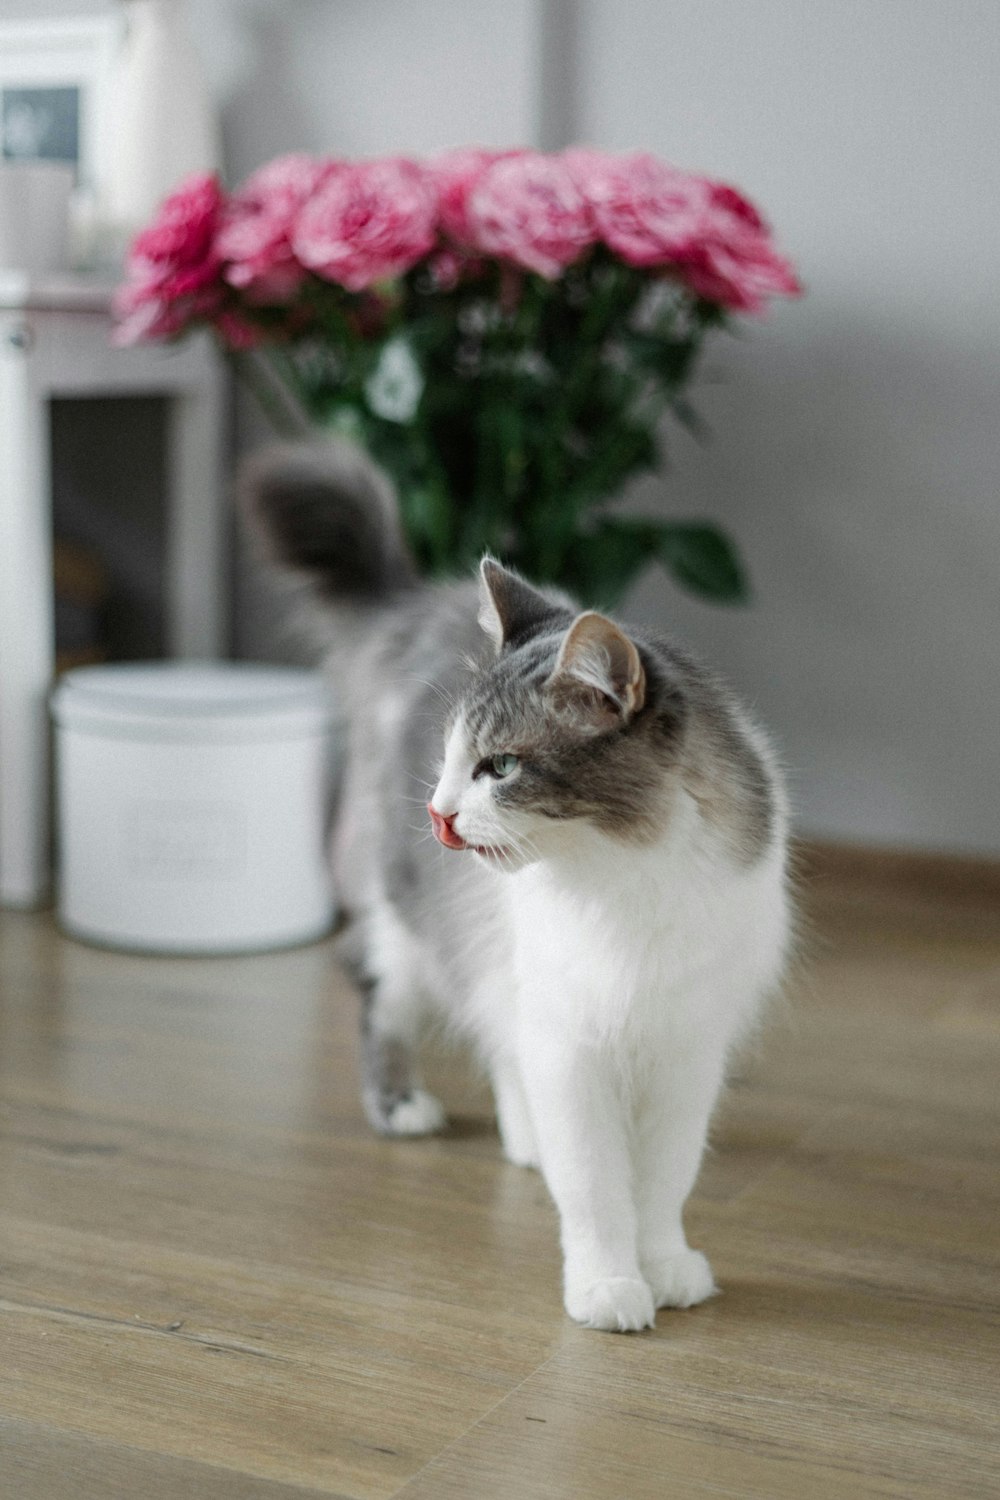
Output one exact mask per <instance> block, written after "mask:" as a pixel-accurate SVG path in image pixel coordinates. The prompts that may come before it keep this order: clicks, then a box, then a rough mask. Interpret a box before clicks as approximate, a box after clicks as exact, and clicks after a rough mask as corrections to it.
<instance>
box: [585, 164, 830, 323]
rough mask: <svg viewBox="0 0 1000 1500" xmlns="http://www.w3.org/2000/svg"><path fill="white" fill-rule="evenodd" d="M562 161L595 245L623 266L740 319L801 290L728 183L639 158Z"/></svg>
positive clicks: (744, 201) (757, 219)
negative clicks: (666, 279) (586, 204)
mask: <svg viewBox="0 0 1000 1500" xmlns="http://www.w3.org/2000/svg"><path fill="white" fill-rule="evenodd" d="M566 156H567V160H568V162H569V165H570V170H571V171H572V172H573V174H574V177H575V180H576V182H577V183H578V185H579V187H580V190H581V192H583V193H584V194H585V196H586V197H587V198H588V199H589V201H590V204H591V209H592V212H593V215H594V222H595V224H596V225H597V229H598V232H599V234H600V237H601V239H602V241H603V242H604V244H605V245H607V247H608V249H609V250H611V251H612V252H613V253H614V254H615V255H617V256H619V257H620V258H621V259H622V260H623V261H625V262H626V263H627V264H628V265H631V266H642V267H649V268H650V269H653V268H657V267H659V268H661V269H663V270H664V271H669V272H671V273H672V274H674V275H675V276H676V277H677V278H678V279H679V280H680V281H682V282H683V283H684V284H685V285H686V286H688V287H689V288H690V289H691V290H692V291H693V292H695V293H697V295H698V296H700V297H705V298H706V299H707V300H709V301H711V302H718V303H719V304H720V305H721V306H723V307H732V308H735V309H737V310H738V311H740V312H760V311H762V310H763V308H764V306H765V304H766V299H767V298H768V297H769V296H773V295H776V294H778V293H782V294H785V295H794V294H795V293H797V292H799V291H800V290H801V287H800V286H799V283H798V281H797V280H796V277H795V273H794V271H793V270H792V267H791V265H790V263H789V262H788V261H787V260H785V259H784V258H783V257H782V256H780V255H779V254H778V253H777V251H776V250H775V248H774V245H773V242H772V240H771V236H770V232H769V230H768V227H767V225H766V223H765V222H764V220H763V218H762V217H761V215H760V214H759V213H758V212H757V209H756V208H755V207H754V205H753V204H752V203H751V202H750V200H749V199H748V198H745V197H744V196H743V194H742V193H740V192H738V191H737V190H736V189H735V188H733V187H730V186H729V185H728V184H726V183H721V182H711V181H709V180H708V179H707V178H703V177H694V176H692V175H691V174H690V173H687V172H680V171H678V170H677V168H676V167H671V166H668V165H667V163H666V162H662V161H659V160H658V159H657V158H656V157H655V156H650V155H649V154H648V153H646V152H635V153H633V154H631V155H627V156H615V155H612V154H610V153H605V152H601V151H589V150H575V151H569V152H567V153H566Z"/></svg>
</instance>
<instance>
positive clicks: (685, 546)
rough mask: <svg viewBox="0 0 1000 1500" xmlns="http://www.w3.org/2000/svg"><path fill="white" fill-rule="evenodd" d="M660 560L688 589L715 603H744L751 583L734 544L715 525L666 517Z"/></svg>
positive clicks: (747, 597) (661, 539)
mask: <svg viewBox="0 0 1000 1500" xmlns="http://www.w3.org/2000/svg"><path fill="white" fill-rule="evenodd" d="M657 550H658V555H659V558H660V561H661V562H662V563H663V564H664V566H665V567H666V568H667V569H668V570H669V572H670V573H672V574H673V576H674V578H675V579H676V581H677V582H678V583H679V584H680V585H681V587H682V588H685V589H687V590H688V592H689V593H692V594H699V595H700V596H701V597H702V598H703V599H713V600H714V601H715V602H716V603H717V604H746V603H747V601H748V600H749V597H750V586H749V583H748V581H747V577H746V574H745V572H744V570H743V565H742V563H741V562H740V557H739V554H738V552H737V551H736V548H735V546H734V545H733V543H732V542H731V541H730V540H729V538H728V537H727V536H726V534H725V532H723V531H720V530H719V528H718V527H717V526H712V525H707V524H704V523H699V522H691V521H668V522H666V523H664V524H663V525H662V526H661V528H660V540H659V546H658V549H657Z"/></svg>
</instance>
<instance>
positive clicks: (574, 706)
mask: <svg viewBox="0 0 1000 1500" xmlns="http://www.w3.org/2000/svg"><path fill="white" fill-rule="evenodd" d="M546 687H547V688H548V690H549V691H550V692H551V693H552V694H553V695H554V696H555V697H556V698H557V700H558V701H559V702H560V704H561V706H563V707H564V708H568V709H571V710H572V711H573V712H574V714H575V715H576V716H577V717H578V718H580V719H581V720H583V721H584V722H585V723H586V724H587V725H588V727H590V728H592V729H611V728H613V727H614V726H615V725H616V724H620V723H628V721H629V719H631V718H632V717H633V715H634V714H637V713H638V712H639V710H640V708H642V705H643V704H644V703H645V701H646V673H645V672H644V670H643V666H642V660H641V658H640V656H639V652H638V651H637V650H636V647H635V642H634V641H631V640H629V638H628V636H627V635H626V634H625V632H624V631H623V630H620V629H619V627H618V626H617V625H616V624H615V623H614V621H613V620H608V619H606V618H605V616H604V615H599V614H595V613H594V612H593V611H592V610H588V611H587V613H586V614H583V615H578V616H577V618H576V619H575V620H574V621H573V623H572V625H571V626H570V628H569V630H567V632H566V635H565V637H564V639H563V643H562V645H561V647H560V648H559V656H558V658H557V659H556V664H555V667H554V669H553V671H552V675H551V676H550V678H549V680H548V682H547V683H546Z"/></svg>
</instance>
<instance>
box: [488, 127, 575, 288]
mask: <svg viewBox="0 0 1000 1500" xmlns="http://www.w3.org/2000/svg"><path fill="white" fill-rule="evenodd" d="M467 216H468V225H469V228H470V231H471V236H470V237H471V243H472V247H473V248H474V249H476V250H479V251H481V252H483V253H484V254H487V255H497V256H501V257H503V258H504V259H505V260H509V261H512V262H513V263H514V264H515V265H517V266H522V267H523V268H524V269H526V270H529V271H537V273H538V275H539V276H544V277H545V278H546V280H548V281H554V280H555V278H556V277H557V276H558V275H559V274H560V272H561V271H563V270H564V269H565V268H566V266H568V265H571V264H572V263H573V261H575V260H578V259H579V258H580V256H581V255H582V254H583V253H584V251H585V250H586V249H587V248H588V247H589V246H590V245H592V244H593V243H594V240H595V238H596V233H595V229H594V223H593V219H592V217H591V214H590V209H589V206H588V204H587V201H586V199H585V198H584V196H583V194H582V193H581V192H580V190H579V188H578V187H577V184H576V182H575V181H574V178H573V174H572V172H571V171H570V168H569V165H568V164H567V162H566V160H565V159H564V158H563V157H561V156H544V155H541V154H540V153H537V152H534V151H524V152H519V153H517V154H516V155H514V156H505V157H502V158H501V159H499V160H497V161H494V162H493V163H492V164H491V165H489V166H487V167H486V169H485V170H484V171H483V173H482V175H481V176H480V177H479V179H478V181H477V182H476V183H475V184H474V185H473V187H472V189H471V191H470V193H469V196H468V203H467Z"/></svg>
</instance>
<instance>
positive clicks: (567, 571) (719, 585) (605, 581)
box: [527, 517, 749, 609]
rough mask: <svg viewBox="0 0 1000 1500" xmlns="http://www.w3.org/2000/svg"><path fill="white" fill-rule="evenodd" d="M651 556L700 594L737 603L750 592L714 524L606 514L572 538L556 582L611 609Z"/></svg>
mask: <svg viewBox="0 0 1000 1500" xmlns="http://www.w3.org/2000/svg"><path fill="white" fill-rule="evenodd" d="M654 559H655V560H657V561H659V562H661V563H662V564H663V565H664V566H665V567H666V568H667V570H668V571H669V572H670V573H671V574H672V576H673V577H674V579H675V580H676V581H677V583H679V584H680V585H681V587H682V588H685V589H687V590H688V592H690V593H693V594H698V595H700V596H701V597H702V598H705V599H712V600H715V601H716V602H717V603H720V604H740V603H745V602H746V600H747V598H748V596H749V589H748V586H747V582H746V577H745V575H744V572H743V568H742V565H741V563H740V560H739V556H738V554H737V552H736V549H735V547H734V546H733V544H732V543H731V542H730V541H729V539H728V538H727V537H726V536H725V535H724V533H723V532H722V531H720V530H719V529H718V528H717V527H715V526H711V525H702V524H698V523H693V522H687V521H652V520H649V521H647V520H639V519H633V518H631V517H605V518H604V519H603V520H602V521H600V522H599V523H598V524H597V525H596V526H595V527H594V528H593V530H589V531H587V532H586V533H581V534H578V535H577V536H575V537H573V539H572V541H571V543H570V545H569V547H568V549H567V551H566V554H565V561H564V565H563V568H562V569H561V572H560V577H559V578H558V580H556V581H557V582H559V583H561V584H563V586H564V587H566V588H569V589H571V590H573V591H574V592H575V593H577V594H579V595H580V596H581V597H582V598H583V599H585V600H586V602H587V603H588V604H593V605H595V606H597V607H603V608H605V609H611V608H613V607H614V606H615V605H617V604H618V603H620V601H621V599H622V596H623V595H624V593H625V591H626V590H627V589H628V587H629V585H630V584H631V583H632V582H633V581H634V579H635V578H636V577H637V576H638V574H639V573H640V571H641V570H642V568H643V566H644V565H645V564H646V563H648V562H650V561H652V560H654ZM527 566H529V567H530V561H529V562H528V563H527Z"/></svg>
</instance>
